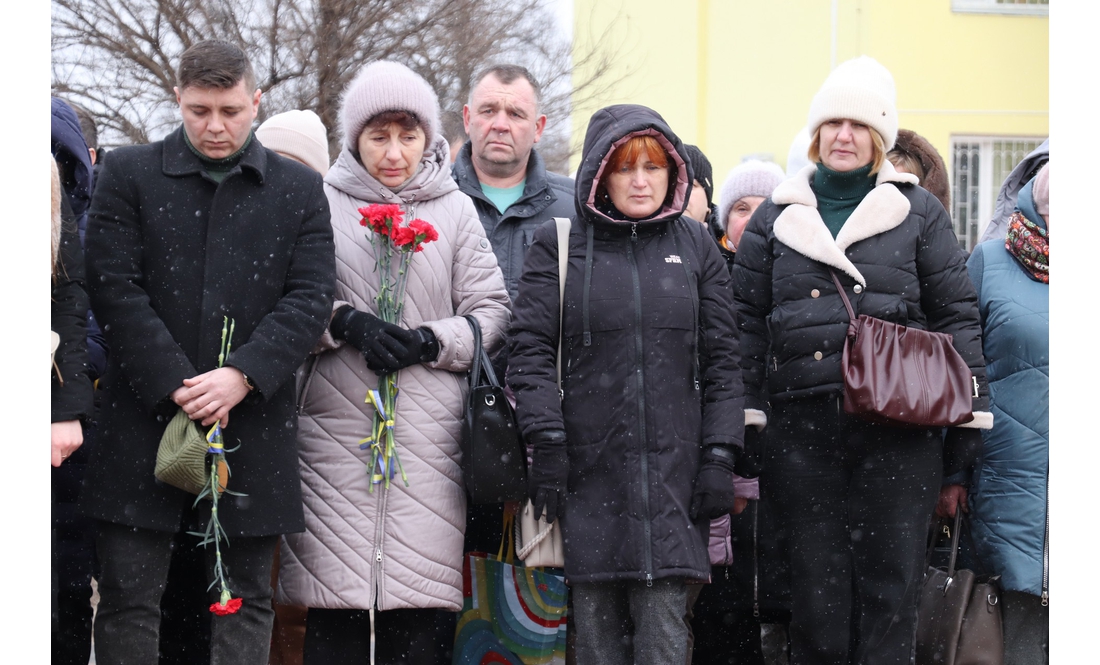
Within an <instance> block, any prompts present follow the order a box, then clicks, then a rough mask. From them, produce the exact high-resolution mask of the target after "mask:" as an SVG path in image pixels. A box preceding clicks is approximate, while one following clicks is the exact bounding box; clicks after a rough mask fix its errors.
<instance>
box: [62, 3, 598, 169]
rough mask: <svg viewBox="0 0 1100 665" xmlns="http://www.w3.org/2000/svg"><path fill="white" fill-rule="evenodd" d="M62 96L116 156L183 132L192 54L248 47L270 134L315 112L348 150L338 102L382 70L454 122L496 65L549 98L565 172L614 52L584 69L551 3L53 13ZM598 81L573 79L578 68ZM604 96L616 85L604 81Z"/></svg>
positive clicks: (205, 6)
mask: <svg viewBox="0 0 1100 665" xmlns="http://www.w3.org/2000/svg"><path fill="white" fill-rule="evenodd" d="M52 2H53V30H52V33H53V36H52V51H53V89H54V92H55V93H56V94H60V95H63V96H65V97H66V98H68V99H70V100H72V101H74V102H76V103H78V104H80V105H81V106H84V107H85V108H87V109H88V110H89V111H90V112H91V113H92V114H93V115H94V116H95V117H96V120H97V122H98V123H99V124H100V125H101V129H100V136H101V143H102V144H103V145H105V146H108V147H109V146H112V145H121V144H128V143H143V142H147V141H149V140H155V139H158V138H160V137H162V136H163V135H165V134H166V133H168V132H169V131H171V129H172V128H174V127H175V126H177V125H178V123H179V116H178V111H177V109H176V107H175V95H174V92H173V88H174V86H175V83H176V71H175V65H176V63H177V62H178V60H179V56H180V54H181V53H182V52H183V51H184V50H185V49H186V48H187V47H188V46H190V45H192V44H194V43H196V42H198V41H201V40H203V39H210V38H217V39H224V40H226V41H230V42H233V43H236V44H239V45H240V46H241V47H242V48H244V49H245V51H246V52H247V53H248V54H249V57H250V58H251V59H252V62H253V66H254V67H255V69H256V75H257V78H258V81H257V84H258V85H259V87H260V88H261V89H262V90H263V91H264V102H263V104H261V117H260V120H261V121H262V120H263V119H264V118H266V117H267V116H269V115H272V114H275V113H279V112H281V111H285V110H289V109H295V108H300V109H312V110H313V111H315V112H316V113H317V114H318V115H319V116H320V117H321V121H322V122H323V123H324V125H325V127H326V128H327V129H328V131H329V136H330V142H329V149H330V153H331V154H332V155H335V154H336V152H337V151H338V149H339V145H340V136H339V134H340V132H339V108H340V97H341V95H342V94H343V91H344V89H345V88H346V87H347V85H348V84H349V83H350V81H351V79H352V78H353V77H354V76H355V74H356V72H358V71H359V69H360V68H361V67H362V66H363V65H364V64H366V63H368V62H371V61H373V60H383V59H391V60H396V61H399V62H402V63H404V64H406V65H408V66H409V67H411V68H412V69H413V70H414V71H416V72H417V73H419V74H420V75H421V76H423V77H424V78H425V79H426V80H427V81H428V83H429V84H431V86H432V87H433V88H434V89H435V90H436V92H437V93H438V95H439V99H440V105H441V107H442V109H443V110H452V111H460V110H461V109H462V105H463V104H464V103H465V102H466V100H467V98H468V97H469V93H470V80H471V78H472V77H473V75H474V74H475V73H476V72H477V71H478V70H479V69H480V68H482V67H484V66H485V65H488V64H490V63H496V62H513V63H517V64H521V65H524V66H526V67H528V69H530V70H531V71H532V72H534V73H535V75H536V77H537V78H539V80H540V82H541V83H542V85H543V89H544V99H543V104H542V107H543V109H542V110H543V112H544V113H546V114H547V116H549V118H550V122H549V123H548V126H549V130H548V132H547V133H546V134H544V137H543V141H542V142H541V143H540V144H539V150H540V153H542V154H543V156H544V157H545V158H546V159H547V162H548V164H549V165H550V166H551V167H552V168H554V169H555V170H559V171H564V169H565V168H566V165H567V162H568V158H569V154H570V146H569V138H568V132H567V119H568V118H569V114H570V111H571V108H572V104H573V103H575V102H576V101H577V95H578V94H580V95H586V94H588V92H589V90H591V89H593V88H594V87H595V86H596V85H597V83H598V82H599V81H601V80H604V79H605V77H607V76H608V75H609V72H610V69H611V68H610V64H611V58H610V55H609V53H608V52H604V51H596V52H592V53H588V54H585V55H584V56H583V57H582V58H581V60H580V62H578V63H574V61H573V59H574V57H575V54H574V53H573V52H572V44H571V43H570V42H569V40H568V39H567V38H566V37H564V36H563V35H562V34H561V33H560V31H558V30H556V29H554V25H553V21H554V18H553V14H552V12H551V10H550V8H549V7H548V6H547V2H548V0H52ZM578 64H579V65H582V66H583V69H584V71H587V72H592V74H591V75H590V76H589V77H588V78H587V80H585V81H577V80H575V79H574V76H573V73H574V70H575V66H576V65H578ZM604 83H606V80H604Z"/></svg>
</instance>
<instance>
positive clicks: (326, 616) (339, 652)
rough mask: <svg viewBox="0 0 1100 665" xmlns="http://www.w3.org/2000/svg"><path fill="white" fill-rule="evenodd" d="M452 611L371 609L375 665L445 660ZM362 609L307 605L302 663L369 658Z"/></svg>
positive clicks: (334, 664)
mask: <svg viewBox="0 0 1100 665" xmlns="http://www.w3.org/2000/svg"><path fill="white" fill-rule="evenodd" d="M457 619H458V615H457V614H456V613H455V612H447V611H445V610H440V609H403V610H386V611H384V612H375V613H374V635H375V648H374V659H375V662H376V663H378V665H446V664H447V663H450V662H451V649H452V648H453V645H454V635H455V622H456V621H457ZM370 636H371V621H370V612H369V611H368V610H331V609H324V608H317V607H311V608H309V614H307V615H306V640H305V648H304V651H303V654H302V655H303V658H302V663H303V664H304V665H343V664H344V663H346V664H347V665H362V664H363V663H369V662H370Z"/></svg>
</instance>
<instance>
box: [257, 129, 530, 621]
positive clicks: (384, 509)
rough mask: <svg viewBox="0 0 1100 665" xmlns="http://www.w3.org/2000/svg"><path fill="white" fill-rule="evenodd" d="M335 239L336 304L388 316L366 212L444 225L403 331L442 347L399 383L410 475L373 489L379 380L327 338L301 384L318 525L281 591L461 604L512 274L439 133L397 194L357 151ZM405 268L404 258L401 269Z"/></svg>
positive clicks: (283, 595)
mask: <svg viewBox="0 0 1100 665" xmlns="http://www.w3.org/2000/svg"><path fill="white" fill-rule="evenodd" d="M325 193H326V194H327V195H328V200H329V206H330V208H331V212H332V228H333V235H334V237H335V242H336V301H335V302H334V304H333V308H334V310H335V308H339V307H341V306H342V305H344V304H351V305H352V306H353V307H355V308H357V309H361V310H365V311H370V312H376V311H377V309H376V307H375V305H374V297H375V294H376V293H377V291H378V287H379V275H378V274H377V273H376V272H375V258H374V252H373V250H372V248H371V244H370V241H369V240H368V239H367V237H366V234H367V233H368V232H369V231H368V230H367V229H365V228H364V227H363V226H361V225H360V224H359V220H360V217H361V216H360V214H359V213H358V212H357V209H358V208H360V207H362V206H364V205H367V204H369V203H400V204H401V205H402V206H403V208H404V210H405V218H406V219H413V218H416V217H419V218H421V219H424V220H426V221H428V222H430V223H431V224H433V225H434V226H435V228H436V229H437V230H438V231H439V240H438V241H436V242H433V243H430V244H428V245H426V246H425V248H424V251H423V252H421V253H419V254H416V255H414V258H413V261H412V268H411V274H410V277H409V282H408V291H407V294H406V298H405V310H404V314H403V318H404V320H403V322H402V325H404V326H405V327H408V328H416V327H419V326H426V327H428V328H431V330H432V332H434V333H435V335H436V337H437V338H438V339H439V343H440V352H439V357H438V359H437V360H436V361H435V362H433V363H426V364H422V365H414V366H412V367H409V368H407V369H404V370H402V371H401V372H400V374H399V375H398V387H399V389H400V393H399V397H398V401H397V417H396V421H397V423H396V429H395V434H396V439H397V445H398V455H399V457H400V460H401V463H402V465H403V466H404V469H405V472H406V473H407V474H408V478H409V486H408V487H405V486H404V484H403V483H402V482H401V481H400V477H398V478H397V479H395V480H394V481H393V483H392V484H391V486H390V488H389V489H388V490H386V489H383V488H382V486H381V485H376V486H374V491H373V492H371V491H370V486H369V483H368V472H369V469H368V465H369V463H370V451H369V450H359V440H360V439H362V438H363V437H364V436H366V434H367V433H368V431H369V429H370V424H371V418H372V414H373V409H372V408H371V407H370V405H368V404H366V403H365V402H364V397H365V396H366V394H367V390H368V389H374V388H377V383H378V381H377V377H376V376H375V374H374V372H372V371H370V370H368V369H367V366H366V362H365V361H364V360H363V357H362V355H361V354H360V353H359V352H358V351H357V350H356V349H355V348H354V347H352V346H350V345H346V344H343V342H340V341H336V340H334V339H333V338H332V336H331V334H330V333H329V332H327V331H326V332H325V335H324V337H323V338H322V340H321V342H320V344H319V346H318V348H317V350H316V355H315V356H313V357H311V358H310V360H308V361H307V362H306V364H305V365H304V368H303V371H302V373H301V374H302V377H301V386H302V387H301V396H300V397H299V401H300V403H301V405H302V406H301V415H300V421H299V424H298V445H299V461H300V469H301V475H302V499H303V501H304V503H305V517H306V531H305V532H304V533H299V534H291V535H287V536H286V537H285V539H284V542H283V545H282V553H281V568H280V571H279V584H278V589H277V591H276V597H277V599H278V600H279V601H280V602H284V603H293V604H296V605H306V606H308V607H324V608H338V609H340V608H343V609H347V608H359V609H365V608H371V607H377V608H378V609H380V610H390V609H399V608H429V607H438V608H444V609H447V610H452V611H456V610H459V609H461V607H462V539H463V533H464V532H465V519H466V497H465V495H464V493H463V486H462V471H461V470H460V468H459V455H460V453H459V436H460V431H461V417H462V413H463V407H464V402H465V393H466V386H467V383H466V382H467V379H466V374H465V372H466V370H468V369H469V367H470V364H471V360H472V357H473V356H472V346H473V335H472V333H471V331H470V326H469V324H468V323H467V322H466V320H465V319H463V318H461V317H462V315H463V314H473V315H474V316H476V317H477V319H478V321H479V322H480V324H481V329H482V334H483V335H484V342H485V345H486V347H488V348H489V349H490V351H494V350H495V349H496V348H497V347H499V346H500V345H501V344H502V343H503V335H504V332H505V331H506V330H507V327H508V321H509V302H508V295H507V291H506V290H505V287H504V279H503V277H502V275H501V272H500V269H499V268H498V267H497V261H496V257H495V256H494V254H493V250H492V247H490V245H489V242H488V240H486V239H485V232H484V230H483V229H482V226H481V222H480V221H479V220H478V217H477V213H476V211H475V209H474V206H473V203H472V202H471V201H470V199H469V198H468V197H467V196H466V195H465V194H462V193H461V192H459V191H458V187H457V186H456V185H455V183H454V181H453V180H452V179H451V174H450V163H449V159H448V157H447V153H446V144H445V143H444V142H443V140H442V139H437V140H436V142H435V143H433V145H432V147H431V148H430V149H429V150H427V151H426V152H425V156H424V158H423V160H422V161H421V166H420V170H419V172H417V173H416V174H415V175H414V176H413V178H412V179H411V180H410V182H409V184H407V185H406V186H405V187H404V188H403V189H402V190H401V191H400V192H399V193H398V194H394V193H393V192H392V191H390V190H389V189H387V188H386V187H384V186H383V185H381V184H380V183H379V182H378V181H377V180H375V179H374V178H373V177H371V176H370V174H369V173H368V172H367V170H366V169H365V168H363V166H362V165H361V164H360V163H359V162H358V161H357V160H356V158H355V157H353V156H352V155H351V153H349V152H348V150H347V148H344V150H343V152H342V153H341V154H340V156H339V157H338V158H337V160H336V163H335V164H334V165H333V167H332V169H331V170H330V171H329V172H328V175H327V176H326V177H325ZM395 263H396V261H395Z"/></svg>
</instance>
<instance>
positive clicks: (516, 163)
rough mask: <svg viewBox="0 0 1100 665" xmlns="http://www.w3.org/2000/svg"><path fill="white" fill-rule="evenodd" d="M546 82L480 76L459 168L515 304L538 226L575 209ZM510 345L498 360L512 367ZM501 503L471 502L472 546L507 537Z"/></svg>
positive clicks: (522, 71) (504, 72) (504, 73)
mask: <svg viewBox="0 0 1100 665" xmlns="http://www.w3.org/2000/svg"><path fill="white" fill-rule="evenodd" d="M541 97H542V88H541V87H540V86H539V83H538V81H537V80H536V79H535V77H534V76H533V75H532V74H531V72H529V71H527V69H526V68H524V67H520V66H519V65H495V66H492V67H489V68H488V69H486V70H484V71H482V72H481V73H479V74H478V76H477V77H476V78H475V79H474V85H473V87H472V88H471V89H470V99H469V103H468V104H466V106H464V107H463V108H462V119H463V122H464V124H465V128H466V133H467V135H468V136H469V137H470V138H469V140H468V141H467V142H466V145H464V146H462V149H461V150H459V152H458V155H457V156H456V157H455V163H454V167H453V168H452V169H451V173H452V175H453V176H454V179H455V182H457V183H458V187H459V189H460V190H462V192H463V193H464V194H466V195H467V196H469V197H470V198H471V199H473V202H474V207H475V208H477V214H478V216H479V217H480V218H481V224H482V226H484V227H485V235H486V236H487V237H488V238H489V242H491V243H492V245H493V252H494V253H495V254H496V256H497V264H498V265H499V266H500V269H501V271H502V272H503V273H504V285H505V286H506V287H507V288H508V297H509V298H510V299H511V301H512V302H513V303H514V302H515V300H516V295H517V293H518V289H519V276H520V273H522V272H523V260H524V258H525V257H526V255H527V248H528V247H530V246H531V242H532V239H533V238H534V236H535V229H537V228H538V227H539V226H540V225H541V224H543V223H544V222H546V221H547V220H549V219H552V218H554V217H571V216H572V215H573V181H572V179H570V178H566V177H565V176H560V175H558V174H556V173H550V172H549V171H547V170H546V164H545V162H543V161H542V157H540V156H539V153H538V151H537V150H535V144H536V143H538V142H539V139H540V138H542V131H543V129H544V128H545V127H546V116H545V115H543V114H541V113H540V112H539V102H540V100H541ZM506 362H507V348H505V351H503V352H501V353H500V354H499V356H498V357H497V358H496V361H495V364H497V365H498V367H497V372H498V375H500V374H503V373H504V369H505V365H506ZM500 510H501V508H500V504H493V505H488V506H475V505H473V504H471V505H470V506H469V510H468V514H467V519H466V550H467V551H469V550H487V549H490V548H493V547H496V545H497V543H498V542H499V541H500V523H501V514H500Z"/></svg>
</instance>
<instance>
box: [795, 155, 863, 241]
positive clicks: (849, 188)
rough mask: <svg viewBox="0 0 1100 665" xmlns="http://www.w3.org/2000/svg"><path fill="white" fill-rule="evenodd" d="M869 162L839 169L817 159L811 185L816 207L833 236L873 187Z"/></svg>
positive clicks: (838, 231)
mask: <svg viewBox="0 0 1100 665" xmlns="http://www.w3.org/2000/svg"><path fill="white" fill-rule="evenodd" d="M871 166H872V165H871V164H868V165H867V166H862V167H860V168H858V169H855V170H854V171H847V172H844V173H842V172H840V171H834V170H832V169H830V168H828V167H827V166H825V165H824V164H821V163H818V165H817V171H816V172H814V179H813V183H812V185H811V186H812V187H813V190H814V195H816V196H817V210H818V212H820V213H821V219H822V220H824V221H825V226H827V227H828V228H829V232H830V233H832V234H833V237H834V238H836V234H838V233H840V227H842V226H844V222H846V221H848V218H849V217H850V216H851V215H852V211H853V210H855V209H856V206H858V205H859V203H860V201H862V200H863V197H865V196H867V195H868V194H870V193H871V190H872V189H874V188H875V177H874V176H873V175H871Z"/></svg>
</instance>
